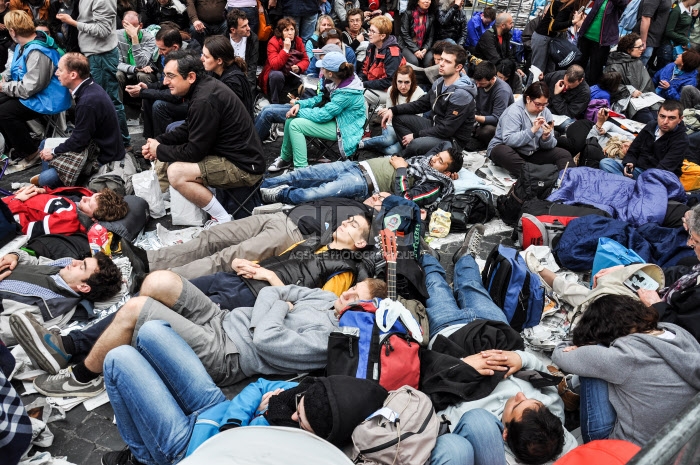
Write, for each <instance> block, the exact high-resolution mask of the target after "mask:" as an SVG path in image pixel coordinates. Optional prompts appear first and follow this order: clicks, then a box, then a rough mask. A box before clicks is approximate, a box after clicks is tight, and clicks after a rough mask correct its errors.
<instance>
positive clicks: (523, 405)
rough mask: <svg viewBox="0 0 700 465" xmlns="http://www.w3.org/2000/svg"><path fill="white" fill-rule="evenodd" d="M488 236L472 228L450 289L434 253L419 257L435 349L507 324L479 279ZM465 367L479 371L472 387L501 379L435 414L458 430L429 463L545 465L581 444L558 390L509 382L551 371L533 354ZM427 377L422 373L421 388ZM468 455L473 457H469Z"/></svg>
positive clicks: (504, 354) (494, 355)
mask: <svg viewBox="0 0 700 465" xmlns="http://www.w3.org/2000/svg"><path fill="white" fill-rule="evenodd" d="M483 232H484V226H483V225H475V226H472V228H471V229H470V230H469V231H468V232H467V235H466V236H465V239H464V243H463V245H462V247H461V248H460V249H459V250H458V251H457V252H456V253H455V256H454V257H453V261H454V262H455V271H454V276H455V279H454V283H453V287H452V288H450V286H449V284H448V283H447V281H446V278H445V270H444V269H443V267H442V265H440V263H439V262H438V261H437V259H435V258H434V257H432V256H431V255H429V254H425V255H423V256H422V258H421V265H422V266H423V269H424V271H425V282H426V287H427V288H428V292H429V294H430V297H429V298H428V300H427V302H426V312H427V314H428V322H429V328H430V343H431V345H430V346H429V347H431V348H432V347H433V345H434V344H435V342H436V340H437V339H438V338H440V337H443V338H451V337H453V336H454V338H457V337H458V336H457V335H459V334H460V333H459V331H460V330H462V329H463V328H466V327H467V326H468V325H470V324H474V323H475V322H479V321H487V324H488V323H496V324H504V325H507V320H506V316H505V314H504V313H503V311H502V310H501V309H500V308H498V306H497V305H496V304H495V303H494V302H493V300H492V299H491V297H490V296H489V294H488V292H487V291H486V290H485V289H484V287H483V285H482V284H481V273H480V272H479V267H478V265H477V264H476V262H475V260H474V257H475V256H476V254H477V253H478V251H479V248H480V244H481V237H482V235H483ZM449 340H450V341H452V339H449ZM462 361H463V362H464V363H466V364H467V365H469V366H471V367H472V368H473V369H474V370H475V373H474V376H476V378H474V383H490V384H493V383H492V380H491V378H492V377H494V376H498V377H502V378H503V379H501V380H500V381H499V382H498V383H496V385H495V388H493V391H491V392H490V394H488V395H486V396H485V397H482V398H480V399H475V400H471V401H462V402H459V403H456V404H453V405H450V406H449V407H447V408H446V409H444V410H441V411H439V412H438V416H440V415H442V414H444V415H445V416H446V417H447V419H448V420H450V422H451V423H452V425H454V427H453V428H452V431H453V433H452V434H451V435H448V436H449V438H447V439H442V440H438V443H437V446H436V447H435V449H433V452H432V455H431V462H430V463H431V464H437V463H440V464H455V465H457V464H464V463H488V464H489V465H505V464H506V462H507V460H508V461H510V460H511V459H512V456H515V459H516V460H517V461H518V462H520V463H544V462H547V461H550V460H553V459H554V458H555V457H557V456H558V455H560V454H561V453H562V452H564V453H565V452H567V451H568V450H570V449H573V448H574V447H575V446H576V439H575V438H574V437H573V436H572V435H571V434H570V433H568V432H567V431H566V430H565V429H564V427H563V422H564V404H563V402H562V400H561V398H560V397H559V394H558V393H557V388H556V387H555V386H548V387H543V388H536V387H534V386H533V385H532V384H531V383H530V382H529V381H526V380H525V379H521V378H519V377H517V376H511V375H514V374H515V373H517V372H518V371H521V370H539V371H545V372H546V371H547V369H546V366H545V364H544V363H542V362H541V361H539V360H538V359H537V358H536V357H534V356H533V355H532V354H528V353H527V352H525V351H522V350H516V351H507V350H487V351H483V352H482V353H477V354H475V355H471V356H468V357H465V358H463V359H462ZM504 373H505V376H504V375H503V374H504ZM425 375H426V373H423V372H422V373H421V384H423V382H424V381H425V378H424V376H425ZM469 451H472V453H471V459H469V458H468V457H467V455H470V454H469Z"/></svg>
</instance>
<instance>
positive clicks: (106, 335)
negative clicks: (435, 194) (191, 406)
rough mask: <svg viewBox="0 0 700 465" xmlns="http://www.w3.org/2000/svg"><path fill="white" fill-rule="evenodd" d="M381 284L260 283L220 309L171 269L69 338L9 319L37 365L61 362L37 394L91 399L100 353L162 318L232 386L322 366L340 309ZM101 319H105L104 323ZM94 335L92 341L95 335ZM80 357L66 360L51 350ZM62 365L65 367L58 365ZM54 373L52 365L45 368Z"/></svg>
mask: <svg viewBox="0 0 700 465" xmlns="http://www.w3.org/2000/svg"><path fill="white" fill-rule="evenodd" d="M386 289H387V288H386V284H385V283H384V282H383V281H380V280H377V279H366V280H364V281H362V282H360V283H358V284H357V285H355V286H353V287H352V288H350V289H349V290H347V291H345V292H343V293H342V294H341V295H340V297H337V296H336V295H335V294H333V293H331V292H326V291H323V290H321V289H309V288H306V287H301V286H295V285H290V286H274V287H268V288H266V289H263V290H262V291H261V292H260V294H259V295H258V298H257V300H255V301H254V302H253V304H252V305H250V306H241V307H238V308H233V307H231V309H230V310H229V309H226V308H225V307H220V306H219V305H217V304H215V303H214V302H212V301H211V299H209V298H208V297H207V296H206V295H205V294H204V293H202V292H201V291H200V290H199V289H197V288H196V287H195V286H194V285H193V284H192V283H190V282H189V281H187V280H185V279H183V278H181V277H179V276H177V275H176V274H174V273H172V272H170V271H157V272H154V273H151V274H150V275H149V276H148V277H147V278H146V280H145V281H144V283H143V286H142V288H141V294H140V295H139V296H138V297H133V298H131V299H130V300H129V301H128V302H127V303H126V304H125V305H124V306H123V307H122V308H120V309H119V310H118V311H117V312H116V313H115V314H114V315H115V316H114V317H113V318H112V321H111V323H110V322H109V321H108V320H107V319H105V320H103V321H101V322H99V323H98V324H97V325H95V326H99V330H101V331H102V333H101V334H99V332H100V331H99V330H95V329H90V328H88V329H87V330H85V331H73V332H71V333H69V335H68V336H60V335H57V334H52V333H49V332H47V331H46V330H44V329H43V327H42V326H40V325H38V324H37V323H36V322H35V321H34V320H32V318H31V317H26V318H25V317H22V318H16V320H17V323H16V324H17V325H21V326H22V328H23V329H22V332H21V333H20V332H18V333H17V334H18V335H20V336H22V337H21V338H20V339H19V343H20V344H21V345H22V346H23V347H25V346H26V347H27V349H26V350H27V351H28V352H31V353H33V354H35V355H34V357H35V358H36V361H37V363H38V365H39V366H40V367H42V368H43V367H46V366H49V367H55V366H56V364H58V365H60V366H61V370H60V371H58V372H57V373H56V374H54V375H42V376H40V377H38V378H37V379H36V380H35V382H36V387H37V389H38V390H39V392H41V393H42V394H44V395H50V396H65V395H73V396H82V397H91V396H95V395H97V394H99V393H100V392H102V390H104V384H103V381H102V377H101V376H100V374H101V373H102V370H103V363H104V360H105V356H106V355H107V353H108V352H109V351H110V350H112V349H114V348H115V347H119V346H122V345H128V344H132V345H134V344H135V343H136V341H137V339H138V336H139V334H140V331H141V329H142V327H143V325H144V324H145V323H146V322H147V321H151V320H163V321H165V322H167V323H168V324H169V325H170V326H172V328H173V329H174V330H175V331H176V332H177V333H178V334H179V335H180V336H181V337H182V338H183V339H184V340H185V342H186V343H187V344H188V345H189V346H190V347H192V349H193V350H194V351H195V353H196V354H197V356H198V357H199V359H200V361H201V363H202V364H203V365H204V367H205V369H206V371H207V373H209V376H211V378H212V379H213V380H214V382H215V383H216V384H217V385H220V386H227V385H230V384H235V383H237V382H239V381H241V380H243V379H245V378H248V377H250V376H254V375H256V374H262V375H272V374H293V373H306V372H310V371H313V370H317V369H321V368H323V367H324V366H325V365H326V361H327V360H326V359H327V350H328V336H329V334H330V333H331V332H332V331H336V330H337V329H338V317H337V315H338V314H339V312H340V311H341V310H342V309H344V308H345V307H346V306H347V305H349V304H351V303H353V302H355V301H358V300H371V299H373V298H375V297H379V298H383V297H386V295H387V291H386ZM106 320H107V321H106ZM96 336H97V339H95V337H96ZM54 347H58V348H59V349H60V352H62V353H65V354H67V355H69V356H75V357H85V359H84V360H83V361H82V362H79V363H77V364H74V365H72V366H68V363H69V361H68V360H66V359H65V357H61V356H60V355H59V354H57V352H59V351H57V350H55V349H54ZM63 367H66V368H63ZM52 371H55V370H52Z"/></svg>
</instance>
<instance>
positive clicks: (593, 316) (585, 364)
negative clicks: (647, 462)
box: [552, 295, 700, 446]
mask: <svg viewBox="0 0 700 465" xmlns="http://www.w3.org/2000/svg"><path fill="white" fill-rule="evenodd" d="M552 361H553V362H554V363H555V364H556V365H557V366H558V367H559V368H561V369H562V370H564V371H566V372H567V373H572V374H577V375H579V376H580V382H581V389H580V392H581V433H582V435H583V440H584V442H589V441H593V440H596V439H608V438H610V439H623V440H625V441H630V442H633V443H635V444H637V445H639V446H644V445H645V444H647V443H648V442H649V440H650V439H651V438H652V437H653V436H654V435H655V434H656V433H657V432H658V431H659V427H661V426H662V425H664V424H666V423H667V422H668V421H670V420H671V419H672V418H674V417H675V416H676V415H677V414H679V413H680V412H682V411H683V409H684V408H685V406H686V404H688V403H689V402H690V401H691V400H692V399H693V398H694V397H695V396H696V394H697V393H698V392H700V369H699V367H700V343H698V341H697V340H695V338H694V337H693V336H692V335H691V334H690V333H688V332H687V331H685V330H684V329H683V328H681V327H679V326H676V325H674V324H670V323H659V314H658V312H657V311H656V310H655V309H654V308H652V307H647V306H646V305H645V304H644V303H643V302H640V301H639V300H637V299H634V298H632V297H628V296H618V295H604V296H601V297H599V298H597V299H596V300H595V301H593V302H592V303H591V304H590V305H589V306H588V309H587V310H586V312H585V313H584V314H583V317H581V320H580V321H579V322H578V324H577V325H576V327H575V328H574V330H573V345H569V344H568V343H561V344H560V345H559V346H557V348H556V349H555V350H554V353H553V354H552Z"/></svg>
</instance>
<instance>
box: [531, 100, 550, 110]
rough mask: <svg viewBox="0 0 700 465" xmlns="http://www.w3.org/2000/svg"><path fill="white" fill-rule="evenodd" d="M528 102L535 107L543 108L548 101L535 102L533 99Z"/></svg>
mask: <svg viewBox="0 0 700 465" xmlns="http://www.w3.org/2000/svg"><path fill="white" fill-rule="evenodd" d="M530 103H531V104H533V105H534V106H535V107H537V108H544V107H546V106H547V105H549V102H545V103H540V102H535V101H534V100H530Z"/></svg>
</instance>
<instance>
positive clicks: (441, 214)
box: [429, 208, 452, 237]
mask: <svg viewBox="0 0 700 465" xmlns="http://www.w3.org/2000/svg"><path fill="white" fill-rule="evenodd" d="M451 217H452V215H451V214H450V213H449V212H446V211H444V210H441V209H439V208H438V209H437V210H435V211H434V212H433V214H432V215H431V217H430V228H429V229H430V235H431V236H433V237H445V236H447V235H448V234H449V233H450V226H451V224H452V219H451Z"/></svg>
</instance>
